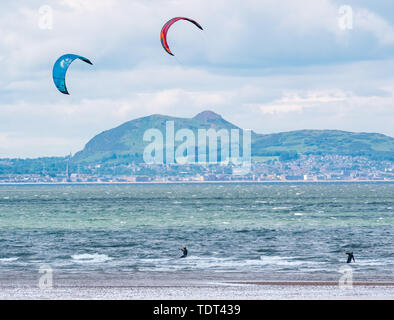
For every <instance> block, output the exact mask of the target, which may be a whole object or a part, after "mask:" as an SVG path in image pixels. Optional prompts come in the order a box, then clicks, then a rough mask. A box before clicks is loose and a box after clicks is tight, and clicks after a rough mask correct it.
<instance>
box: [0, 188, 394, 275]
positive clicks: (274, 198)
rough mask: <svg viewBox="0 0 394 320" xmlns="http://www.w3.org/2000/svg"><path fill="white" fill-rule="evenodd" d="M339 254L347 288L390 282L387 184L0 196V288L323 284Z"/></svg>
mask: <svg viewBox="0 0 394 320" xmlns="http://www.w3.org/2000/svg"><path fill="white" fill-rule="evenodd" d="M184 246H186V247H187V249H188V252H189V254H188V256H187V258H184V259H180V258H179V257H180V256H181V255H182V252H181V248H183V247H184ZM349 251H350V252H353V254H354V257H355V262H354V263H351V264H349V266H350V267H351V268H352V271H353V278H354V279H355V280H358V279H359V280H360V281H361V280H362V281H391V282H393V281H394V183H389V182H388V183H384V182H377V183H373V182H366V183H260V184H257V183H238V184H236V183H206V184H203V183H189V184H187V183H185V184H182V183H180V184H176V183H173V184H150V183H146V184H144V183H140V184H107V185H69V184H64V185H1V186H0V279H2V278H3V279H5V277H9V276H10V275H12V274H24V273H31V274H33V273H36V274H38V273H39V272H40V271H39V270H40V268H42V267H43V266H46V267H48V266H49V267H50V268H51V269H52V270H53V272H54V273H58V274H62V275H70V277H72V275H73V274H78V275H79V276H80V277H81V276H82V277H83V276H84V275H86V277H93V278H94V275H100V274H107V275H131V276H132V275H136V276H137V275H138V278H139V279H142V280H143V279H153V278H155V277H156V278H160V276H161V275H163V276H169V277H170V276H171V274H178V273H181V274H182V275H183V276H184V277H186V278H187V277H191V278H196V279H197V278H199V277H203V276H204V275H211V276H212V275H217V276H218V277H220V275H223V277H225V278H226V279H231V278H232V275H234V277H235V278H236V279H238V280H264V281H276V280H286V281H291V280H302V281H308V280H314V281H316V280H321V281H324V280H333V279H334V280H335V279H336V278H338V277H339V276H340V275H341V273H343V271H341V270H343V269H342V268H344V266H346V265H347V264H346V259H347V256H346V254H345V252H349ZM235 275H236V276H235Z"/></svg>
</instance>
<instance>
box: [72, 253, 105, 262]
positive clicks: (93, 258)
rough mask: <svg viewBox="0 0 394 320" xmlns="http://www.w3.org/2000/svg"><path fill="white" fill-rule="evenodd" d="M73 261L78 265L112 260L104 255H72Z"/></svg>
mask: <svg viewBox="0 0 394 320" xmlns="http://www.w3.org/2000/svg"><path fill="white" fill-rule="evenodd" d="M71 258H72V259H73V260H75V261H76V262H79V263H101V262H105V261H108V260H112V258H111V257H109V256H107V255H106V254H98V253H94V254H88V253H84V254H74V255H72V256H71Z"/></svg>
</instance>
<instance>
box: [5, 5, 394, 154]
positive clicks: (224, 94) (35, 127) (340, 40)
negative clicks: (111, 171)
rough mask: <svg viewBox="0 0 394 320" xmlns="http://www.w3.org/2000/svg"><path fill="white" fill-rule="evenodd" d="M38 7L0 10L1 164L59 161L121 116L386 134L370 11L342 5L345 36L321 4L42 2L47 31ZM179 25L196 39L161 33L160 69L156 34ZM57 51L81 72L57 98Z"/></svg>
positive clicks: (381, 39)
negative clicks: (72, 56) (347, 20)
mask: <svg viewBox="0 0 394 320" xmlns="http://www.w3.org/2000/svg"><path fill="white" fill-rule="evenodd" d="M43 4H44V3H43V2H42V1H38V0H32V1H30V2H25V3H21V2H4V3H2V4H1V5H0V67H1V69H2V72H1V73H0V132H18V136H17V138H16V137H15V136H13V137H14V138H10V136H8V138H7V139H8V140H9V141H14V142H15V148H13V149H12V150H13V151H12V152H11V149H10V148H11V146H10V145H8V146H7V148H5V144H3V145H1V144H0V154H1V155H6V154H7V152H9V154H13V155H18V154H19V155H20V156H23V155H25V154H32V152H33V151H29V152H28V151H27V149H26V147H25V146H26V145H32V146H34V148H35V149H36V153H37V154H40V152H41V153H42V154H50V152H52V151H53V152H55V151H56V150H57V151H56V154H59V153H61V152H63V154H67V153H68V152H69V151H70V149H71V151H72V152H75V151H78V149H79V148H81V146H82V145H83V144H81V141H84V142H87V141H88V140H89V139H90V138H91V137H92V136H94V135H95V134H97V133H98V132H101V131H103V130H107V129H110V128H111V127H114V126H116V125H119V124H121V123H123V122H125V121H128V120H130V119H133V118H135V117H140V116H146V115H149V114H153V113H160V114H169V115H173V116H181V117H192V116H194V115H195V114H197V113H198V112H200V111H202V110H205V109H212V110H214V111H216V112H218V113H220V114H222V115H223V116H224V118H226V119H228V120H230V121H232V122H234V123H235V124H237V125H239V126H241V127H244V128H252V129H253V130H255V131H257V132H264V133H268V132H273V131H275V132H277V131H284V130H294V129H303V128H311V127H314V128H321V129H322V128H339V129H344V130H359V131H360V130H363V128H364V129H365V130H370V131H378V132H383V133H387V134H391V135H394V131H393V130H394V129H393V126H392V123H390V122H389V120H390V119H392V118H393V117H394V111H393V108H392V105H393V98H392V94H393V93H392V90H391V89H390V88H391V87H393V86H394V75H393V74H392V72H391V71H390V70H393V68H394V60H392V59H390V57H392V56H393V46H392V45H393V44H394V36H393V35H394V32H393V25H392V23H391V22H390V21H389V20H390V19H388V18H387V15H388V14H387V13H386V14H385V15H382V14H381V13H379V12H377V11H376V10H375V9H374V5H373V4H371V6H368V7H367V6H365V8H364V7H360V6H359V7H356V6H354V12H355V21H354V29H353V30H352V31H351V32H343V31H342V30H340V29H339V28H338V3H337V2H335V1H332V0H313V1H311V0H300V1H293V0H284V1H282V2H281V5H278V1H277V0H245V1H242V2H240V1H229V0H218V1H208V0H200V1H193V2H192V1H171V0H162V1H154V0H140V1H137V0H103V1H93V0H48V1H46V2H45V4H48V5H49V6H51V7H52V9H53V14H54V16H53V23H54V25H53V29H51V30H42V29H40V28H39V25H38V19H39V12H38V10H39V8H40V7H41V6H42V5H43ZM179 15H182V16H188V17H191V18H194V19H196V20H197V21H199V22H200V23H201V24H202V25H203V27H204V31H200V30H198V29H197V28H195V27H194V26H193V25H192V24H188V23H186V22H179V23H177V25H176V26H175V27H174V28H172V29H171V32H170V34H169V41H170V45H171V47H172V49H173V51H174V52H175V53H176V57H175V58H174V57H171V56H169V55H167V54H166V53H165V52H164V51H163V49H162V48H161V44H160V41H159V32H160V29H161V27H162V25H163V23H164V22H166V21H167V20H168V19H169V18H171V17H173V16H179ZM393 19H394V17H393ZM393 19H391V20H393ZM68 52H70V53H77V54H81V55H83V56H86V57H87V58H89V59H91V60H92V61H93V63H94V65H93V66H90V65H85V64H83V63H78V62H75V63H73V65H72V66H71V67H70V70H69V73H68V76H67V86H68V88H69V90H70V92H71V96H67V97H66V96H63V95H61V94H60V93H59V92H57V91H56V89H55V88H54V86H53V83H52V79H51V70H52V65H53V63H54V61H55V60H56V59H57V57H58V56H60V55H61V54H64V53H68ZM371 105H372V106H373V108H371ZM23 137H25V143H23V139H24V138H23ZM31 137H38V138H37V139H36V140H34V141H33V142H31V141H30V140H29V139H30V138H31ZM41 137H43V138H42V143H41V144H40V139H41ZM45 137H53V138H54V139H55V140H50V139H49V140H45ZM12 139H13V140H12ZM56 139H59V140H56ZM62 139H65V140H62ZM3 140H4V139H3ZM62 141H63V142H62ZM30 142H31V143H30ZM57 142H59V143H57ZM24 145H25V146H24ZM18 150H19V151H18ZM18 152H19V153H18Z"/></svg>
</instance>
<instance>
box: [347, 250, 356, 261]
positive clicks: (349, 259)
mask: <svg viewBox="0 0 394 320" xmlns="http://www.w3.org/2000/svg"><path fill="white" fill-rule="evenodd" d="M346 254H347V261H346V262H347V263H350V262H352V259H353V261H354V262H356V260H354V256H353V252H346Z"/></svg>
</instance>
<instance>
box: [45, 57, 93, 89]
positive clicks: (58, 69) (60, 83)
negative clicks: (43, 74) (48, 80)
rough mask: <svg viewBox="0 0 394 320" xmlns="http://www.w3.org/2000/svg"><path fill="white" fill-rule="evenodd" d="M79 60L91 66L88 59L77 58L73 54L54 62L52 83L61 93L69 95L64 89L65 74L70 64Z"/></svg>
mask: <svg viewBox="0 0 394 320" xmlns="http://www.w3.org/2000/svg"><path fill="white" fill-rule="evenodd" d="M75 59H79V60H82V61H84V62H86V63H89V64H93V63H91V62H90V60H89V59H86V58H84V57H82V56H78V55H75V54H65V55H63V56H61V57H60V58H59V59H57V60H56V62H55V64H54V66H53V73H52V77H53V82H54V83H55V86H56V88H58V89H59V91H60V92H61V93H64V94H69V93H68V91H67V87H66V79H65V78H66V72H67V69H68V67H69V66H70V64H71V63H72V62H73V61H74V60H75Z"/></svg>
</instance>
